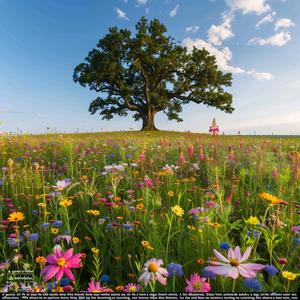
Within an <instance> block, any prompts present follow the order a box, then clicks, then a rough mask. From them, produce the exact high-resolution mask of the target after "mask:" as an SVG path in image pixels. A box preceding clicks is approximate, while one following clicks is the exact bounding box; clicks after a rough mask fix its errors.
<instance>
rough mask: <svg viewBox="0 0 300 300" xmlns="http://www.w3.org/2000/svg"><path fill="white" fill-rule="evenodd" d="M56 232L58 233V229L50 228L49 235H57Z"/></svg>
mask: <svg viewBox="0 0 300 300" xmlns="http://www.w3.org/2000/svg"><path fill="white" fill-rule="evenodd" d="M58 232H59V229H58V228H56V227H54V228H51V233H52V234H58Z"/></svg>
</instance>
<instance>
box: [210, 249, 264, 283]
mask: <svg viewBox="0 0 300 300" xmlns="http://www.w3.org/2000/svg"><path fill="white" fill-rule="evenodd" d="M213 251H214V254H215V256H216V258H217V259H218V260H220V262H215V261H211V262H210V264H211V266H208V267H206V268H205V270H207V271H210V272H213V273H214V274H216V275H221V276H225V277H231V278H233V279H237V278H238V277H239V275H241V276H242V277H244V278H254V277H256V273H257V272H258V271H260V270H262V269H263V268H264V267H265V266H264V265H261V264H253V263H244V262H245V261H246V260H247V259H248V258H249V256H250V253H251V247H248V248H247V249H246V251H245V253H244V254H243V256H242V255H241V251H240V247H239V246H236V247H235V248H234V250H232V249H231V248H229V249H228V254H227V256H228V258H226V257H225V256H223V255H222V254H221V253H220V252H218V251H217V250H215V249H214V250H213Z"/></svg>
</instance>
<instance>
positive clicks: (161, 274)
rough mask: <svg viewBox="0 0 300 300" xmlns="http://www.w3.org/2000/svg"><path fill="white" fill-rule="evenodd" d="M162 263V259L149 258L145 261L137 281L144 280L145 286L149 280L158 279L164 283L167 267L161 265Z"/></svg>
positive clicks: (165, 281) (165, 282)
mask: <svg viewBox="0 0 300 300" xmlns="http://www.w3.org/2000/svg"><path fill="white" fill-rule="evenodd" d="M163 264H164V262H163V260H162V259H156V258H151V259H149V260H148V261H146V263H145V264H144V267H143V269H142V275H141V276H140V278H139V282H141V281H144V283H145V286H147V285H148V283H149V281H150V280H151V281H153V282H155V281H156V280H158V281H159V282H160V283H161V284H162V285H166V284H167V277H168V275H169V274H168V271H167V269H165V268H163V267H162V265H163Z"/></svg>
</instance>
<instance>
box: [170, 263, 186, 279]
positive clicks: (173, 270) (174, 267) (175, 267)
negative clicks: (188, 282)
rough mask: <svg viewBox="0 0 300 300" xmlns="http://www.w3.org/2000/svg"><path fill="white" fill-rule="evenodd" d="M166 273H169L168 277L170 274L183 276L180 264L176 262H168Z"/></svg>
mask: <svg viewBox="0 0 300 300" xmlns="http://www.w3.org/2000/svg"><path fill="white" fill-rule="evenodd" d="M168 273H169V277H172V276H178V277H182V276H183V271H182V265H180V264H176V263H170V264H169V265H168Z"/></svg>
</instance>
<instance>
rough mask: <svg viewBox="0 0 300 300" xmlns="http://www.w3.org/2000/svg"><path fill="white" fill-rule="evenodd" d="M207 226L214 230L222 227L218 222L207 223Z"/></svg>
mask: <svg viewBox="0 0 300 300" xmlns="http://www.w3.org/2000/svg"><path fill="white" fill-rule="evenodd" d="M208 225H209V226H211V227H214V228H219V227H221V226H222V225H221V224H219V223H218V222H215V223H211V222H208Z"/></svg>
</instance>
